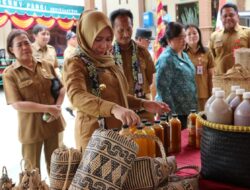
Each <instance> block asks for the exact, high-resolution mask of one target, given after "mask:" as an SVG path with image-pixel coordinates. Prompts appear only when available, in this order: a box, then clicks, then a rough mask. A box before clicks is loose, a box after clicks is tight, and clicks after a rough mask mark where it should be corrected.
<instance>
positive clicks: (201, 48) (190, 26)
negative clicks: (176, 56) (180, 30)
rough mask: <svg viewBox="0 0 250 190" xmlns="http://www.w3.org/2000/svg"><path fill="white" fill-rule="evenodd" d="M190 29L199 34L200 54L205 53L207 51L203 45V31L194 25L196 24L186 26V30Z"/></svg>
mask: <svg viewBox="0 0 250 190" xmlns="http://www.w3.org/2000/svg"><path fill="white" fill-rule="evenodd" d="M189 28H195V29H196V30H197V32H198V34H199V41H198V47H199V49H198V52H199V53H205V52H206V49H205V48H204V46H203V44H202V35H201V30H200V29H199V27H198V26H196V25H194V24H188V25H186V26H185V30H187V29H189ZM187 47H188V44H186V48H185V50H187Z"/></svg>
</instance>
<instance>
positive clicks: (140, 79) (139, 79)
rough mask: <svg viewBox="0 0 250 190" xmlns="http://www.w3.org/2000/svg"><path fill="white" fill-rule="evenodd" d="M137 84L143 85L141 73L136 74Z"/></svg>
mask: <svg viewBox="0 0 250 190" xmlns="http://www.w3.org/2000/svg"><path fill="white" fill-rule="evenodd" d="M138 83H139V84H143V76H142V73H138Z"/></svg>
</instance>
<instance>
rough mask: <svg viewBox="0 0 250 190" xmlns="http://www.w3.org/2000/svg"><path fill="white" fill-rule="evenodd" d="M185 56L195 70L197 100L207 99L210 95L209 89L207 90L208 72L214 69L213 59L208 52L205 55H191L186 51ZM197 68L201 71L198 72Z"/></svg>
mask: <svg viewBox="0 0 250 190" xmlns="http://www.w3.org/2000/svg"><path fill="white" fill-rule="evenodd" d="M187 54H188V56H189V58H190V60H191V61H192V63H193V64H194V66H195V69H196V71H195V72H196V73H195V81H196V86H197V94H198V98H208V97H209V96H210V95H211V89H209V85H208V84H209V81H208V70H209V69H211V68H213V67H214V62H213V57H212V55H211V53H210V52H209V51H207V52H206V53H199V52H197V53H192V52H191V51H190V50H187ZM199 66H201V67H199ZM198 67H199V68H202V71H198Z"/></svg>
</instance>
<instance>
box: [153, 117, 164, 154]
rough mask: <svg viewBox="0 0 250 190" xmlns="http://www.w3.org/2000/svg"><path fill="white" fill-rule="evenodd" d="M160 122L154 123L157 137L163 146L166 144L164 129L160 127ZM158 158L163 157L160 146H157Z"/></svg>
mask: <svg viewBox="0 0 250 190" xmlns="http://www.w3.org/2000/svg"><path fill="white" fill-rule="evenodd" d="M160 122H161V121H160V120H156V121H154V125H153V128H154V130H155V135H156V136H157V137H158V138H159V139H160V140H161V142H162V144H164V128H163V127H162V126H161V125H160ZM155 150H156V157H160V156H161V150H160V148H159V146H158V144H156V149H155Z"/></svg>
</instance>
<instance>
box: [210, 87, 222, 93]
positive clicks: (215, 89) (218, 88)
mask: <svg viewBox="0 0 250 190" xmlns="http://www.w3.org/2000/svg"><path fill="white" fill-rule="evenodd" d="M217 90H221V88H220V87H213V88H212V94H214V93H215V91H217Z"/></svg>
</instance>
